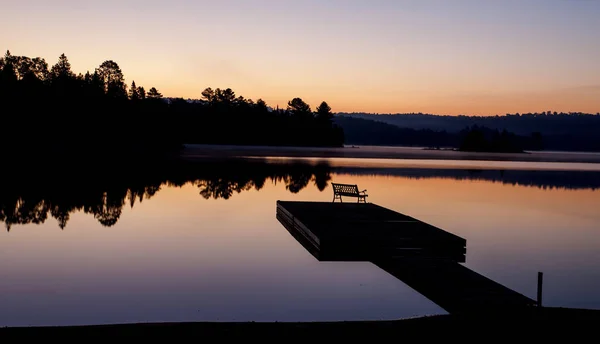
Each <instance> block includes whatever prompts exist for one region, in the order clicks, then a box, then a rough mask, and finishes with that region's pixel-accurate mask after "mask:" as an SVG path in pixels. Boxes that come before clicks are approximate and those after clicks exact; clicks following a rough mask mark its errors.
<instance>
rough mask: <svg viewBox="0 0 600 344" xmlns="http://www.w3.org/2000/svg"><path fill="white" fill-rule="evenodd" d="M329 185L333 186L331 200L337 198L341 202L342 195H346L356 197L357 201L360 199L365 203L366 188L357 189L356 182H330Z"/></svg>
mask: <svg viewBox="0 0 600 344" xmlns="http://www.w3.org/2000/svg"><path fill="white" fill-rule="evenodd" d="M331 186H332V187H333V202H335V200H336V199H339V200H340V202H343V201H342V196H346V197H356V198H357V201H358V203H360V202H361V201H362V202H363V203H367V196H368V195H367V194H366V192H367V190H363V191H358V185H356V184H339V183H331Z"/></svg>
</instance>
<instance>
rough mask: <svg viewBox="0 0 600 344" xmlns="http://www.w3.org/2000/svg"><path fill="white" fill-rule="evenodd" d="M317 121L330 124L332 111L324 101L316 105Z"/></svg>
mask: <svg viewBox="0 0 600 344" xmlns="http://www.w3.org/2000/svg"><path fill="white" fill-rule="evenodd" d="M316 116H317V121H319V122H321V123H325V124H329V125H330V124H331V120H332V119H333V113H332V112H331V107H330V106H329V104H327V103H326V102H322V103H321V105H319V106H318V107H317V114H316Z"/></svg>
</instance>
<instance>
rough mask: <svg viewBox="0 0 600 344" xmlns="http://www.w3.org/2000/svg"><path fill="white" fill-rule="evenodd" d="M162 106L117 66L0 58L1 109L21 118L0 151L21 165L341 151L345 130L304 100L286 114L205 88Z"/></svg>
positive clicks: (12, 123) (7, 125)
mask: <svg viewBox="0 0 600 344" xmlns="http://www.w3.org/2000/svg"><path fill="white" fill-rule="evenodd" d="M162 98H163V95H162V94H161V93H160V92H159V91H158V90H157V89H156V88H155V87H152V89H150V90H149V91H146V90H145V89H144V88H143V87H141V86H139V85H137V84H136V83H135V82H134V81H132V82H131V87H130V88H128V87H127V86H126V84H125V77H124V75H123V72H122V70H121V69H120V67H119V65H118V64H117V63H116V62H115V61H113V60H106V61H104V62H103V63H102V64H101V65H100V66H99V67H98V68H96V69H95V70H94V71H87V72H85V73H83V74H82V73H79V74H77V75H76V74H75V73H74V72H73V71H72V70H71V64H70V62H69V60H68V58H67V56H66V55H65V54H61V55H60V57H59V59H58V62H57V63H56V64H55V65H53V66H52V68H50V70H48V65H47V63H46V62H45V60H44V59H42V58H39V57H36V58H29V57H26V56H15V55H12V54H11V53H10V51H7V52H6V54H5V55H4V57H2V58H0V109H2V110H5V109H15V108H17V109H18V111H19V113H20V115H19V116H10V120H9V119H8V118H7V117H6V118H4V122H0V124H2V128H3V130H5V132H10V133H11V135H0V147H5V148H4V149H3V151H2V152H3V153H5V154H10V155H12V156H22V157H23V158H24V157H25V156H26V155H27V154H28V153H27V152H31V151H32V149H34V150H35V151H36V152H40V154H41V155H44V156H47V157H49V158H50V159H56V160H57V161H61V162H64V161H65V160H68V159H73V157H74V156H77V157H81V156H86V157H91V156H94V155H95V156H102V157H103V159H108V160H117V159H127V157H128V156H131V155H132V154H135V156H136V157H140V158H141V157H144V158H149V156H152V155H161V154H168V155H170V154H176V153H177V152H178V150H179V149H180V148H181V147H182V144H183V143H211V144H239V145H298V146H311V145H312V146H323V145H325V146H340V145H342V143H343V136H342V135H340V132H341V131H340V129H339V128H337V127H336V126H335V125H333V124H332V123H329V122H327V121H325V120H323V118H325V117H323V116H321V117H319V119H317V118H316V117H315V115H314V114H313V113H312V112H311V110H310V106H309V105H308V104H306V103H305V102H304V101H302V99H300V98H295V99H292V100H291V101H290V102H289V107H288V108H287V109H285V110H283V109H279V108H277V109H273V108H271V107H269V106H268V105H267V103H266V102H265V101H264V100H262V99H258V100H257V101H256V102H255V101H253V100H252V99H247V98H245V97H244V96H242V95H237V94H236V93H235V92H234V90H232V89H231V88H216V89H212V88H210V87H209V88H206V89H205V90H204V91H203V92H202V99H186V100H184V99H182V98H167V99H166V100H167V101H157V100H159V99H162ZM326 108H327V107H325V106H323V110H325V109H326ZM317 112H318V111H317ZM325 112H326V111H323V114H324V113H325ZM82 113H86V115H85V116H82V115H81V114H82ZM123 114H127V115H126V116H124V115H123ZM157 132H160V134H157ZM10 137H19V140H18V141H14V140H11V139H10ZM7 147H10V149H8V148H7ZM69 154H74V155H69Z"/></svg>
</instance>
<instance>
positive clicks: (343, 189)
mask: <svg viewBox="0 0 600 344" xmlns="http://www.w3.org/2000/svg"><path fill="white" fill-rule="evenodd" d="M331 186H332V187H333V193H335V194H337V195H343V196H356V195H358V185H356V184H337V183H331Z"/></svg>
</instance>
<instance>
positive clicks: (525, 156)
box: [182, 145, 600, 164]
mask: <svg viewBox="0 0 600 344" xmlns="http://www.w3.org/2000/svg"><path fill="white" fill-rule="evenodd" d="M182 156H183V157H185V158H196V157H248V156H253V157H313V158H370V159H415V160H476V161H524V162H569V163H593V164H600V153H586V152H530V153H475V152H459V151H451V150H426V149H422V148H409V147H378V146H360V147H359V146H357V147H343V148H315V147H270V146H230V145H185V148H184V149H183V152H182Z"/></svg>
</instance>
